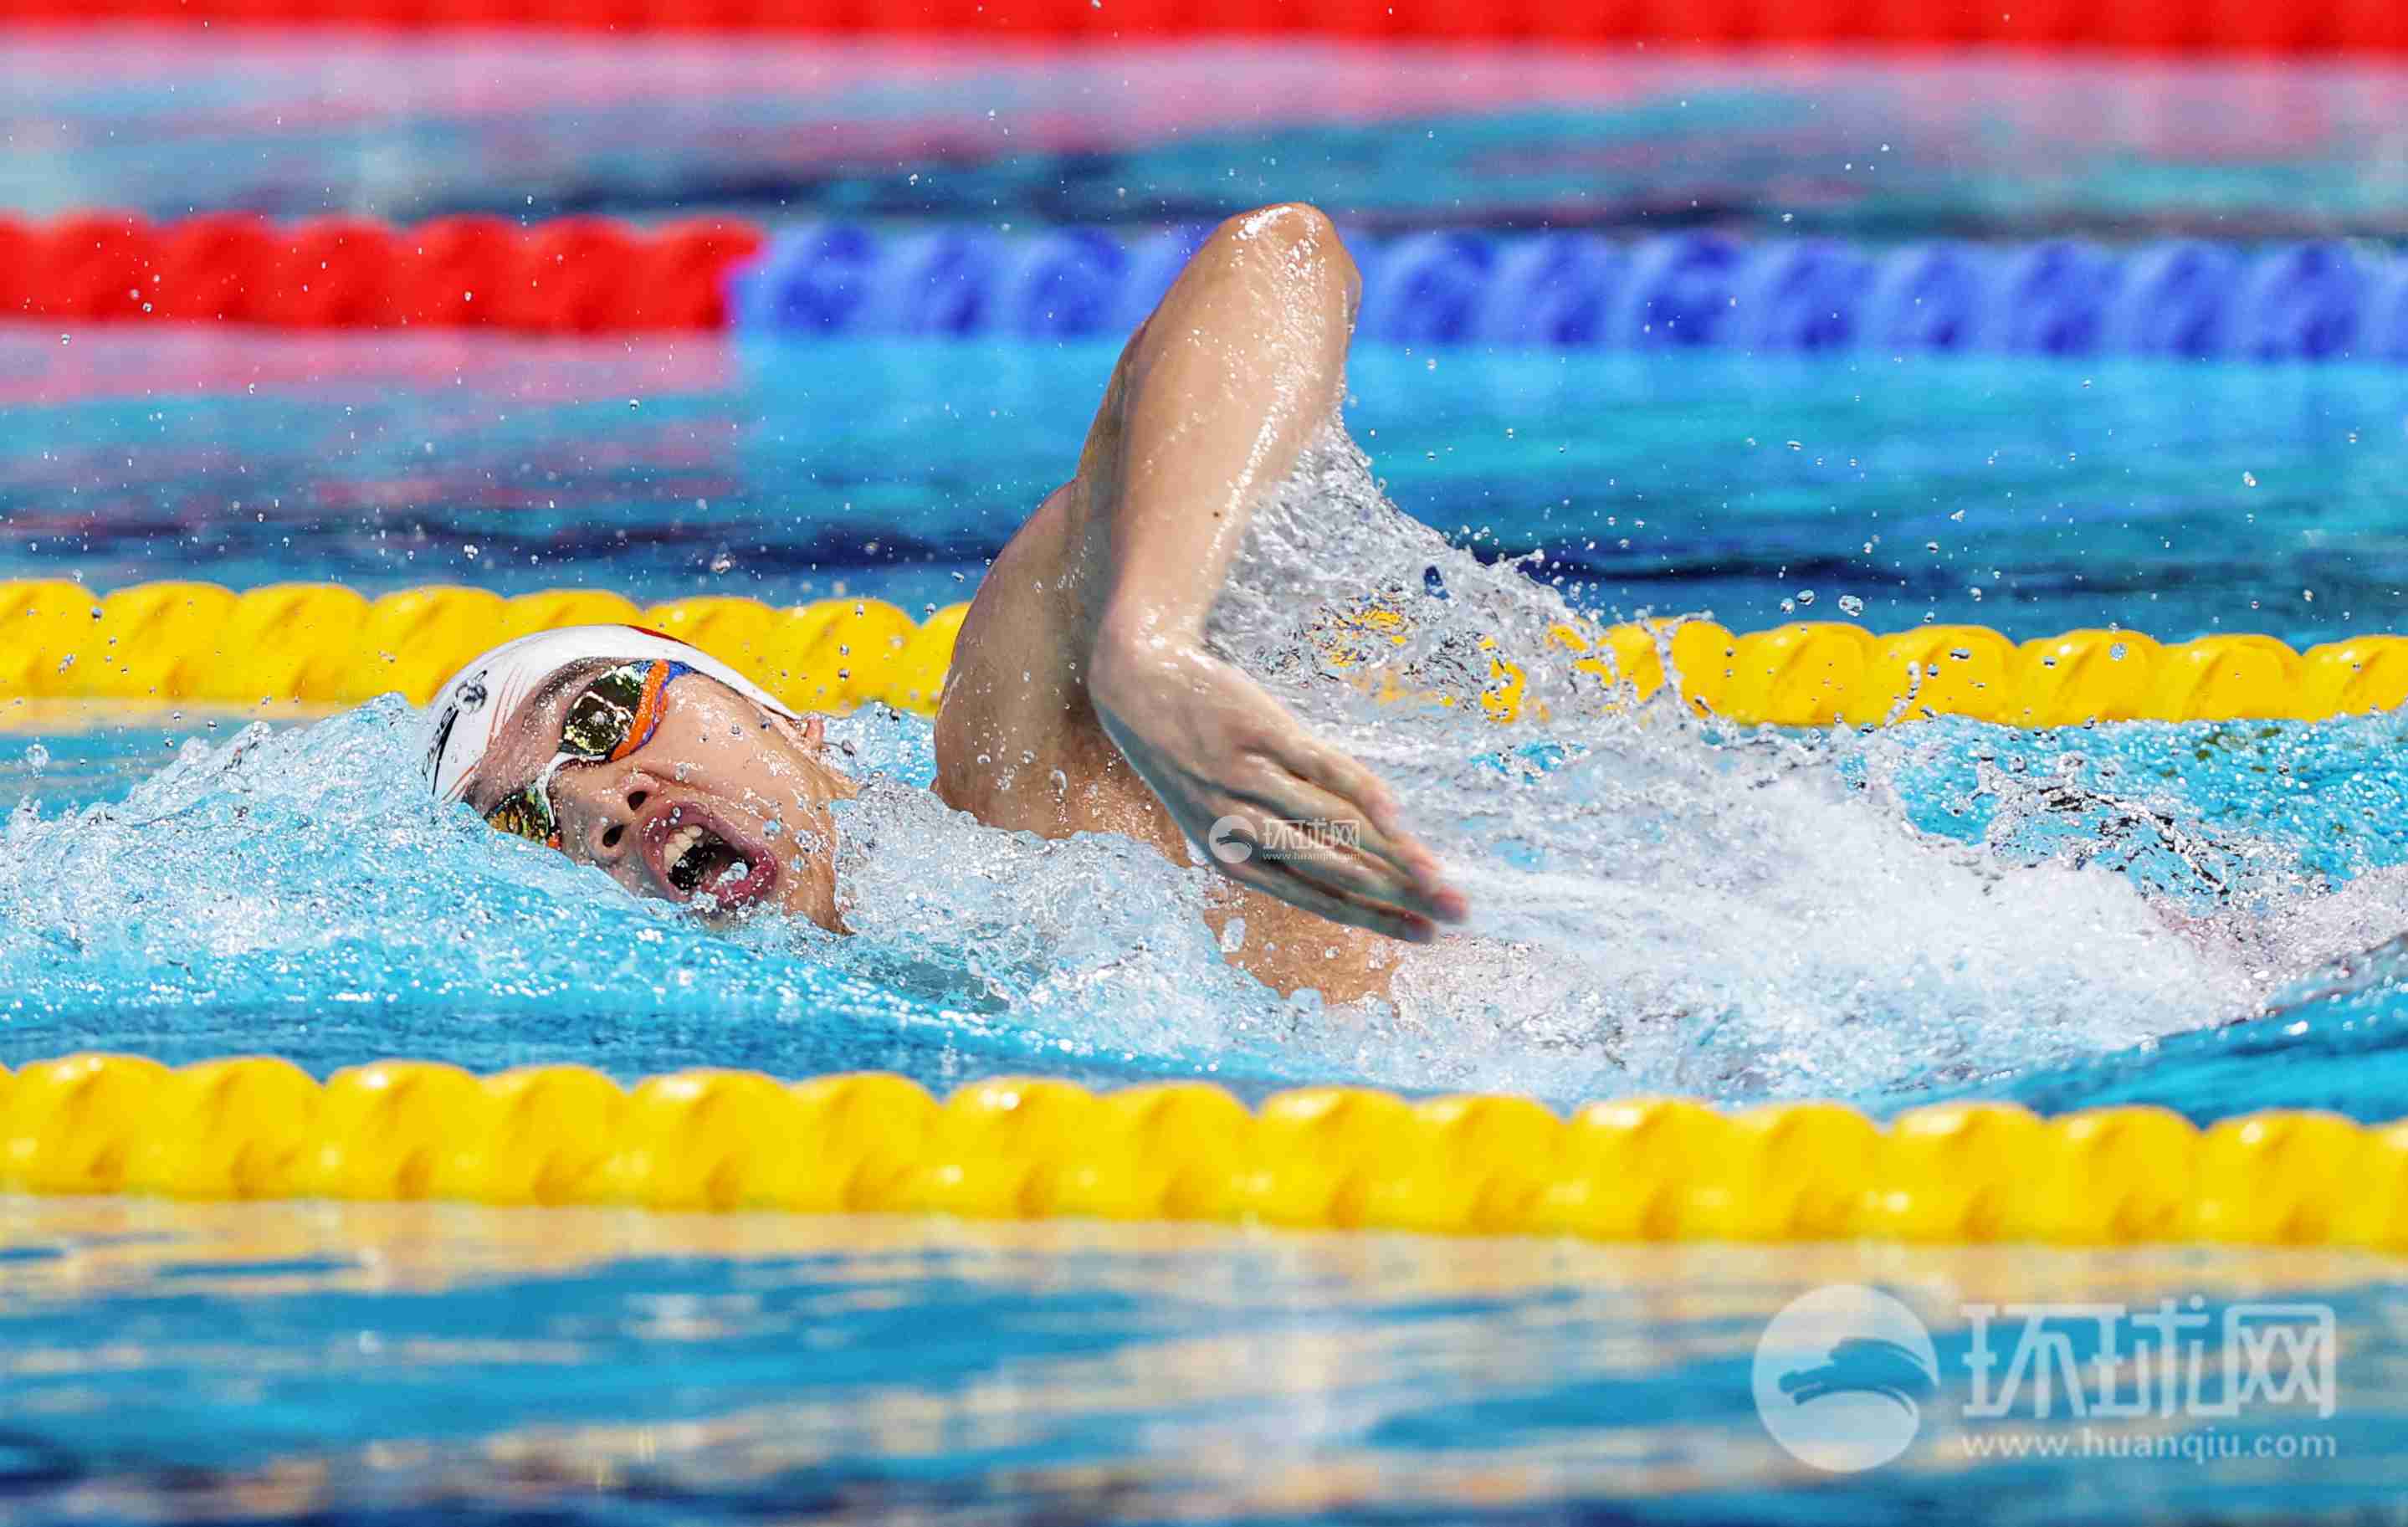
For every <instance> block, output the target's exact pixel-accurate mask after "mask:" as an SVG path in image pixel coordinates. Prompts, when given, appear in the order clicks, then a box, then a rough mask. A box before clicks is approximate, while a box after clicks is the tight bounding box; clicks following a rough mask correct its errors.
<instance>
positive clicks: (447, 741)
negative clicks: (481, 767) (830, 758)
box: [425, 626, 801, 800]
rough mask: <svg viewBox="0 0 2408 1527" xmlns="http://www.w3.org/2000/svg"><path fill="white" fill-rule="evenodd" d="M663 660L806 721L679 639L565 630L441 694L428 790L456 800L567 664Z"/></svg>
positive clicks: (616, 630)
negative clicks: (523, 705) (524, 708)
mask: <svg viewBox="0 0 2408 1527" xmlns="http://www.w3.org/2000/svg"><path fill="white" fill-rule="evenodd" d="M664 657H665V658H667V659H668V660H669V661H670V662H673V663H683V664H684V665H685V666H686V667H688V668H690V669H692V670H695V672H696V673H704V674H708V675H710V677H711V678H714V679H717V680H718V681H719V682H720V683H721V684H725V685H726V686H727V687H728V688H730V689H733V690H735V691H736V692H737V693H738V694H739V695H741V696H743V697H744V698H745V699H749V700H751V701H752V702H753V704H755V705H758V706H760V707H761V708H762V709H763V710H765V711H767V712H769V713H772V714H775V715H781V716H784V717H786V718H787V719H788V720H790V721H793V720H800V719H801V718H800V717H799V716H796V714H795V713H794V711H793V710H791V709H790V708H788V707H787V706H786V705H785V704H783V703H782V702H781V701H780V700H778V699H775V698H774V697H772V696H771V695H770V693H769V692H768V691H767V690H766V689H764V688H762V687H761V686H760V685H759V684H754V683H753V681H752V680H750V679H748V678H746V677H745V676H744V675H743V674H741V673H738V672H737V671H736V670H734V669H732V668H729V667H728V666H727V665H726V664H725V663H723V662H721V661H720V660H719V659H718V658H716V657H713V656H711V655H710V654H709V653H706V652H704V651H703V650H702V649H700V648H699V647H695V646H692V645H690V644H688V643H686V642H683V641H678V640H677V639H676V638H675V637H667V636H663V635H661V633H660V632H658V631H648V630H645V629H644V628H643V627H640V626H566V627H561V628H560V629H559V630H556V631H538V632H536V633H535V634H534V635H533V636H523V637H520V638H518V639H517V640H516V641H505V642H503V643H502V644H501V645H500V646H498V647H495V648H494V649H493V650H492V651H490V652H486V653H483V654H480V655H478V656H476V657H473V658H471V659H469V661H468V664H467V666H466V668H463V669H462V670H460V671H459V672H457V673H455V674H453V675H452V678H451V680H450V682H448V683H446V684H444V685H443V687H442V688H441V689H439V690H437V691H436V694H435V704H434V708H433V718H434V729H433V732H432V734H431V736H430V737H429V740H428V742H427V747H426V768H425V773H426V784H427V786H428V787H429V788H430V789H432V790H433V791H434V792H435V793H436V795H437V796H438V797H440V798H441V799H443V800H458V799H459V797H460V794H461V792H462V790H463V789H464V788H465V787H466V784H467V779H468V775H469V773H470V771H473V770H474V769H475V768H476V767H477V765H478V764H479V763H480V762H482V761H483V760H484V756H485V750H486V749H488V748H490V747H492V746H493V744H494V734H495V732H496V731H499V730H500V729H501V726H502V723H503V722H505V721H507V720H509V717H510V713H512V712H514V711H516V710H517V709H518V707H519V702H520V701H522V700H523V699H526V697H527V696H528V695H530V694H533V693H534V692H535V689H536V686H537V685H538V684H542V683H543V682H544V681H545V680H546V679H549V678H551V677H552V675H553V674H555V673H557V672H559V671H560V670H562V669H564V668H566V667H567V666H568V665H569V664H571V663H582V662H589V661H592V660H594V659H596V658H603V659H609V660H610V661H614V662H634V661H638V660H639V659H645V658H664Z"/></svg>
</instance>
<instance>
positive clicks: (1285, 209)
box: [1211, 201, 1363, 314]
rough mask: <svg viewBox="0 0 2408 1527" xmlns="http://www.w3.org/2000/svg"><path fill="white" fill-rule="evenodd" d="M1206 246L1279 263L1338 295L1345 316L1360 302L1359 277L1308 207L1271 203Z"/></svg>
mask: <svg viewBox="0 0 2408 1527" xmlns="http://www.w3.org/2000/svg"><path fill="white" fill-rule="evenodd" d="M1211 242H1212V243H1216V244H1224V245H1226V246H1229V247H1232V248H1233V249H1254V250H1269V251H1271V252H1275V253H1277V254H1279V255H1280V256H1282V257H1283V264H1285V265H1287V266H1288V267H1290V268H1292V269H1296V270H1298V271H1300V272H1302V273H1304V274H1306V275H1307V276H1309V277H1310V278H1311V279H1312V280H1313V281H1317V282H1326V283H1327V284H1328V285H1329V286H1330V287H1332V288H1333V289H1335V290H1336V292H1338V293H1339V294H1340V295H1342V296H1343V298H1344V300H1345V304H1346V310H1347V311H1348V312H1349V313H1350V314H1351V313H1352V312H1353V311H1354V310H1355V305H1356V304H1357V303H1358V302H1359V301H1360V300H1361V299H1362V295H1363V276H1362V272H1361V271H1359V270H1357V269H1356V268H1355V257H1354V256H1353V255H1352V254H1349V253H1348V252H1346V241H1345V240H1344V239H1343V238H1340V237H1339V235H1338V224H1336V223H1332V222H1331V221H1330V220H1329V214H1328V213H1326V212H1325V211H1323V210H1322V209H1320V208H1318V207H1315V206H1313V205H1312V204H1311V203H1309V202H1300V201H1284V202H1274V203H1272V204H1271V205H1270V206H1269V207H1257V208H1255V209H1254V210H1253V211H1251V212H1240V213H1239V214H1238V215H1237V216H1236V217H1233V218H1231V219H1229V220H1228V221H1227V222H1226V223H1222V224H1221V226H1220V227H1219V228H1217V229H1215V230H1214V231H1213V234H1212V238H1211Z"/></svg>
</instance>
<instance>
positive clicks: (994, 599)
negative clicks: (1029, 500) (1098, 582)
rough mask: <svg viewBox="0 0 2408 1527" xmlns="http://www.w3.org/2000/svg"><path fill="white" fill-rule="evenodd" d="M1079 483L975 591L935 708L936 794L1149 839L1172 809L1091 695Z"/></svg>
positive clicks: (1000, 822)
mask: <svg viewBox="0 0 2408 1527" xmlns="http://www.w3.org/2000/svg"><path fill="white" fill-rule="evenodd" d="M1077 491H1078V485H1077V484H1076V483H1071V484H1068V485H1066V486H1064V487H1062V488H1059V489H1056V490H1055V491H1054V493H1053V494H1051V495H1049V496H1048V497H1047V498H1046V500H1045V502H1044V503H1043V504H1042V505H1040V506H1039V508H1038V510H1037V512H1035V513H1034V514H1032V515H1030V516H1029V517H1028V521H1027V523H1026V524H1025V525H1023V526H1021V527H1020V530H1019V533H1018V534H1016V535H1014V536H1013V537H1012V538H1011V540H1010V541H1009V542H1008V543H1007V544H1006V545H1005V546H1004V548H1003V550H1002V551H1001V552H999V553H997V554H996V558H995V561H994V563H993V565H992V566H990V567H989V568H988V569H987V571H986V576H985V578H984V580H983V581H982V582H981V583H980V584H979V590H978V593H977V595H976V596H975V597H974V598H972V599H971V600H970V608H969V611H968V613H967V614H966V615H965V616H964V617H963V619H962V628H961V634H960V636H959V637H958V638H957V639H956V640H955V641H954V644H953V663H952V666H951V667H950V668H949V669H948V670H947V671H946V674H945V688H944V695H943V699H942V700H941V701H940V703H939V707H938V711H937V735H936V748H937V780H936V786H937V794H938V795H939V797H940V798H941V799H942V800H944V801H945V803H946V804H947V805H949V806H952V807H953V809H955V810H956V811H965V812H968V813H969V814H971V815H973V816H976V817H977V818H978V819H979V820H980V821H982V822H985V823H986V824H988V825H989V826H991V827H999V828H1011V829H1013V830H1017V831H1028V832H1036V833H1039V834H1040V835H1042V836H1046V837H1058V836H1061V835H1063V834H1065V833H1069V832H1081V831H1097V830H1103V831H1118V832H1127V833H1130V834H1132V835H1134V836H1138V837H1141V838H1146V839H1148V840H1153V839H1155V838H1158V837H1159V836H1161V834H1162V833H1163V832H1164V831H1166V830H1171V829H1168V828H1167V826H1166V822H1167V819H1162V820H1158V818H1160V817H1161V810H1160V807H1159V805H1158V804H1157V803H1156V802H1155V801H1154V798H1153V796H1152V795H1151V794H1150V793H1149V792H1147V791H1146V789H1145V786H1144V785H1143V783H1142V782H1140V781H1139V780H1138V779H1137V778H1136V776H1135V775H1134V774H1133V773H1132V772H1131V771H1129V770H1128V767H1127V764H1126V762H1125V760H1124V759H1123V758H1122V757H1121V756H1120V751H1119V749H1117V748H1115V747H1114V746H1113V745H1112V742H1111V739H1110V738H1109V737H1107V736H1106V735H1105V733H1104V730H1103V727H1102V724H1101V723H1100V722H1098V721H1097V718H1096V712H1095V706H1094V704H1093V702H1092V701H1090V700H1089V699H1088V697H1087V684H1086V650H1087V647H1088V645H1089V643H1090V642H1091V641H1092V632H1093V622H1092V620H1090V619H1089V617H1088V614H1087V612H1086V611H1085V610H1084V608H1083V606H1082V600H1081V590H1080V589H1079V587H1078V586H1077V585H1078V583H1079V582H1080V580H1079V578H1078V577H1077V574H1078V571H1079V569H1080V563H1079V557H1078V549H1077V545H1076V540H1077V533H1078V524H1077V516H1076V513H1075V510H1076V497H1075V496H1076V493H1077Z"/></svg>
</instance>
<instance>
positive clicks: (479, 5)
mask: <svg viewBox="0 0 2408 1527" xmlns="http://www.w3.org/2000/svg"><path fill="white" fill-rule="evenodd" d="M104 17H105V18H107V19H108V20H110V21H130V20H155V21H169V22H247V23H251V24H253V25H263V26H275V27H279V28H289V27H293V26H296V25H298V26H308V25H328V24H332V25H352V26H359V25H366V26H374V27H391V28H398V29H403V30H419V29H425V28H441V27H461V26H472V27H492V26H511V27H516V26H526V27H541V28H554V29H562V30H569V31H586V32H607V33H640V32H652V31H670V32H708V33H744V32H821V33H835V34H839V35H857V34H870V35H875V36H918V35H937V36H976V37H984V38H1024V39H1025V38H1030V37H1050V38H1058V39H1063V40H1087V41H1108V40H1112V39H1121V38H1129V39H1134V38H1147V37H1183V36H1232V35H1256V36H1283V35H1299V34H1300V35H1304V36H1324V37H1345V38H1358V39H1364V40H1373V41H1376V40H1384V39H1396V38H1426V39H1442V40H1448V41H1463V40H1469V39H1474V38H1490V39H1497V40H1513V39H1544V40H1547V41H1553V42H1570V43H1589V44H1600V43H1627V42H1668V43H1674V44H1711V45H1717V46H1727V45H1730V44H1751V43H1752V44H1759V45H1773V46H1779V45H1785V44H1786V45H1795V44H1812V43H1842V44H1845V43H1866V42H1871V43H1887V44H1903V45H1908V46H1922V47H1932V46H1962V45H1968V44H1971V45H1983V44H1988V45H1999V46H2007V47H2014V48H2042V49H2055V48H2114V49H2127V50H2139V51H2146V52H2171V53H2190V52H2200V51H2234V52H2243V53H2277V54H2296V53H2343V54H2383V53H2398V52H2401V51H2408V24H2403V22H2402V20H2401V7H2399V6H2398V4H2397V3H2396V0H2106V3H2105V4H2090V5H2085V4H2080V3H2077V0H2024V3H2023V4H2019V5H2016V6H2014V7H2003V6H2000V4H1998V0H1915V3H1914V4H1911V5H1901V4H1897V3H1895V0H1792V3H1790V4H1785V5H1770V4H1767V3H1766V0H1687V3H1685V4H1684V5H1682V6H1680V7H1669V6H1665V5H1661V4H1655V3H1652V0H1598V3H1594V4H1587V5H1538V4H1530V3H1514V4H1506V5H1499V6H1485V7H1477V8H1468V7H1462V6H1455V5H1449V4H1447V3H1446V0H1385V3H1383V4H1377V5H1374V4H1369V3H1366V0H1241V3H1240V4H1237V5H1216V6H1208V5H1205V4H1202V3H1201V0H1103V3H1101V4H1098V3H1097V0H910V3H907V4H886V5H872V6H864V5H860V4H856V3H853V0H309V3H307V4H305V3H304V0H111V3H110V4H109V5H108V6H107V7H101V8H99V9H95V8H93V7H91V6H90V5H88V4H84V3H80V0H0V22H8V21H20V22H23V21H32V22H48V23H66V24H77V23H84V24H88V23H90V22H92V21H93V20H94V19H96V18H104Z"/></svg>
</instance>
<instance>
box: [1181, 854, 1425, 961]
mask: <svg viewBox="0 0 2408 1527" xmlns="http://www.w3.org/2000/svg"><path fill="white" fill-rule="evenodd" d="M1222 872H1223V873H1225V874H1226V875H1227V876H1228V877H1229V878H1230V879H1232V880H1235V881H1237V882H1238V883H1239V884H1240V885H1241V886H1247V887H1249V888H1251V889H1254V890H1257V891H1260V892H1262V893H1263V894H1264V895H1265V896H1269V897H1275V898H1277V899H1278V900H1282V901H1284V902H1286V903H1287V904H1288V905H1290V906H1293V907H1301V908H1303V909H1304V910H1305V911H1307V912H1310V913H1312V914H1313V915H1316V916H1320V917H1326V918H1327V919H1328V920H1329V921H1331V922H1333V923H1343V924H1344V925H1346V926H1347V927H1349V928H1362V929H1369V930H1370V931H1372V932H1374V933H1380V934H1384V935H1386V936H1387V937H1389V938H1392V939H1398V940H1400V941H1402V942H1404V943H1406V944H1433V943H1436V942H1437V940H1438V925H1437V924H1435V923H1433V922H1431V921H1430V920H1429V919H1428V918H1427V917H1425V916H1423V915H1420V914H1419V913H1416V912H1411V911H1407V910H1405V909H1403V908H1400V907H1396V906H1391V905H1383V904H1380V903H1377V902H1374V901H1370V900H1363V899H1360V898H1357V897H1355V896H1351V895H1348V894H1346V893H1344V892H1342V891H1339V890H1335V889H1331V888H1328V887H1325V886H1319V885H1316V884H1314V883H1313V882H1312V881H1310V880H1307V879H1305V878H1304V877H1303V876H1302V875H1300V874H1298V873H1297V872H1296V866H1295V864H1294V862H1293V861H1289V860H1282V859H1250V860H1248V861H1247V862H1245V863H1243V864H1235V865H1225V866H1223V867H1222Z"/></svg>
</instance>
